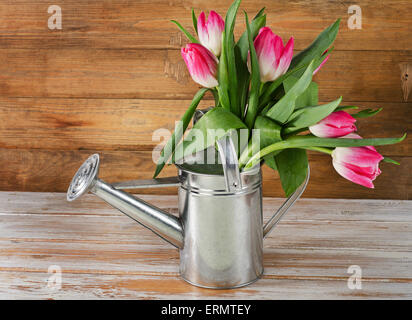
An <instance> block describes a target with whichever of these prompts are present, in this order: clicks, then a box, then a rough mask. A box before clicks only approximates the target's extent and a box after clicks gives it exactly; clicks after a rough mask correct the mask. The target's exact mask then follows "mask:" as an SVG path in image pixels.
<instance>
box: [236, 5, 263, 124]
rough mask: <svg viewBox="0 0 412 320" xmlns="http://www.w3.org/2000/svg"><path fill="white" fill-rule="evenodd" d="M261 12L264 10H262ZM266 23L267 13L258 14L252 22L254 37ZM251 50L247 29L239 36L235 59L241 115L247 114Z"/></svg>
mask: <svg viewBox="0 0 412 320" xmlns="http://www.w3.org/2000/svg"><path fill="white" fill-rule="evenodd" d="M260 12H263V11H262V10H261V11H260ZM265 25H266V15H259V14H258V15H257V16H256V17H255V19H254V20H252V22H251V23H250V30H251V33H252V35H253V39H254V38H255V37H256V36H257V34H258V32H259V30H260V29H261V28H262V27H264V26H265ZM248 52H249V39H248V36H247V31H245V32H244V33H243V34H242V36H241V37H240V38H239V41H238V42H237V43H236V45H235V59H236V65H237V75H238V95H239V103H240V109H241V116H242V117H243V116H244V115H245V108H246V102H247V101H246V99H247V95H248V89H249V81H250V75H249V70H248V68H247V56H248Z"/></svg>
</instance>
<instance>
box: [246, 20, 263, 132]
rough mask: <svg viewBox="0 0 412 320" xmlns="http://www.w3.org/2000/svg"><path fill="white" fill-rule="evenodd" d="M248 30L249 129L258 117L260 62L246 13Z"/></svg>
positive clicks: (247, 114) (247, 122)
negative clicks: (249, 74)
mask: <svg viewBox="0 0 412 320" xmlns="http://www.w3.org/2000/svg"><path fill="white" fill-rule="evenodd" d="M245 19H246V30H247V35H248V40H249V51H250V68H251V80H250V92H249V100H248V108H247V111H246V118H245V123H246V125H247V126H248V128H249V129H251V128H252V127H253V124H254V122H255V118H256V115H257V113H258V109H259V94H260V72H259V62H258V60H257V55H256V50H255V46H254V44H253V38H252V31H251V30H250V25H249V19H248V16H247V13H246V12H245Z"/></svg>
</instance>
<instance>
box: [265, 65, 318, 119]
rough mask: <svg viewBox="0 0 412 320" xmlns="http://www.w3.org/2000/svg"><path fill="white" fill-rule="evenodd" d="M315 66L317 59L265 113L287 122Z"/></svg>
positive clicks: (307, 85)
mask: <svg viewBox="0 0 412 320" xmlns="http://www.w3.org/2000/svg"><path fill="white" fill-rule="evenodd" d="M314 68H315V60H312V62H311V63H310V64H309V66H308V67H307V68H306V71H305V72H304V73H303V75H302V76H301V77H300V79H299V80H298V81H297V82H296V83H295V84H294V85H293V87H291V88H290V90H289V91H288V92H286V94H285V95H284V96H283V97H282V98H281V99H280V100H279V101H278V102H277V103H275V105H274V106H273V107H272V108H270V109H269V110H268V111H267V112H266V114H265V115H266V116H267V117H269V118H271V119H273V120H275V121H277V122H280V123H285V122H286V121H287V120H288V119H289V117H290V116H291V114H292V113H293V110H294V109H295V103H296V99H297V98H298V97H299V96H300V95H301V94H302V93H303V92H305V90H306V89H307V88H308V87H309V85H310V83H311V81H312V74H313V70H314Z"/></svg>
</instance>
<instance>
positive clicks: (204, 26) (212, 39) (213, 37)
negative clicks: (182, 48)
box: [197, 10, 225, 57]
mask: <svg viewBox="0 0 412 320" xmlns="http://www.w3.org/2000/svg"><path fill="white" fill-rule="evenodd" d="M224 28H225V22H224V21H223V19H222V17H221V16H220V15H219V14H218V13H216V12H215V11H213V10H212V11H210V13H209V17H208V19H207V21H206V15H205V13H204V12H201V13H200V15H199V18H198V20H197V30H198V34H199V40H200V43H201V44H202V45H203V46H205V47H206V48H207V49H209V50H210V51H211V52H213V54H214V55H215V56H217V57H218V56H219V55H220V52H221V49H222V33H223V30H224Z"/></svg>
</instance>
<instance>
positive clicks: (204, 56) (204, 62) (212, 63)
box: [181, 43, 219, 88]
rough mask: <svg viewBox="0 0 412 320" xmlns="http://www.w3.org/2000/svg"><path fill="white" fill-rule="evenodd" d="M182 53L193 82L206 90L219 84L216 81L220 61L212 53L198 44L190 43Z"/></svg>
mask: <svg viewBox="0 0 412 320" xmlns="http://www.w3.org/2000/svg"><path fill="white" fill-rule="evenodd" d="M181 52H182V57H183V60H185V62H186V66H187V69H188V70H189V73H190V75H191V77H192V79H193V81H195V82H196V83H198V84H200V85H201V86H203V87H206V88H214V87H216V86H217V85H218V84H219V83H218V82H217V80H216V73H217V64H218V60H217V58H216V57H215V56H214V55H213V53H212V52H210V51H209V50H208V49H206V48H205V47H203V46H202V45H201V44H197V43H188V44H187V45H186V47H184V48H182V51H181Z"/></svg>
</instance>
